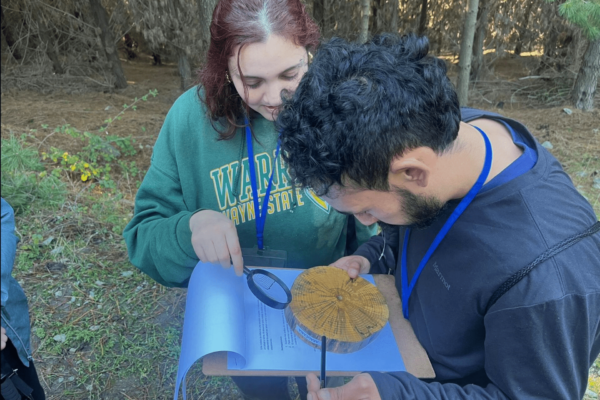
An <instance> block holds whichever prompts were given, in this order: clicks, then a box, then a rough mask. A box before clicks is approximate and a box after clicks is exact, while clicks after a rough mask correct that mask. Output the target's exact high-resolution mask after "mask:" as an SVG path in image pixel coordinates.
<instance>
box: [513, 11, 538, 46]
mask: <svg viewBox="0 0 600 400" xmlns="http://www.w3.org/2000/svg"><path fill="white" fill-rule="evenodd" d="M534 3H535V0H529V2H528V3H527V6H526V7H527V8H526V9H525V20H524V21H523V23H522V24H521V25H520V26H519V27H518V28H517V33H518V34H519V37H518V39H517V45H516V46H515V54H516V55H520V54H521V50H522V48H523V39H524V37H525V35H526V33H527V25H529V16H530V15H531V9H532V8H533V4H534Z"/></svg>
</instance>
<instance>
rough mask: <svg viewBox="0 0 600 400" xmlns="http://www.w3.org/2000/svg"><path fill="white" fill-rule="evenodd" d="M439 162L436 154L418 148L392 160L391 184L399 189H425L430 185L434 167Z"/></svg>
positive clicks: (429, 150)
mask: <svg viewBox="0 0 600 400" xmlns="http://www.w3.org/2000/svg"><path fill="white" fill-rule="evenodd" d="M436 160H437V155H436V154H435V152H434V151H433V150H432V149H430V148H428V147H418V148H416V149H414V150H410V151H407V152H405V153H404V154H403V155H401V156H396V157H394V158H393V159H392V163H391V165H390V183H391V184H392V185H394V186H397V187H405V188H407V189H408V188H410V186H417V187H419V188H424V187H426V186H427V185H428V184H429V179H430V177H431V171H432V169H433V165H434V164H435V162H436Z"/></svg>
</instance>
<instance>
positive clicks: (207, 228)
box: [124, 0, 375, 399]
mask: <svg viewBox="0 0 600 400" xmlns="http://www.w3.org/2000/svg"><path fill="white" fill-rule="evenodd" d="M210 33H211V38H210V47H209V50H208V54H207V60H206V64H205V66H204V68H203V69H202V70H201V71H200V75H199V85H198V86H197V87H196V88H193V89H191V90H189V91H187V92H186V93H184V94H183V95H182V96H181V97H179V99H177V101H176V102H175V104H174V105H173V107H172V108H171V110H170V111H169V114H168V115H167V118H166V120H165V122H164V124H163V127H162V129H161V132H160V134H159V136H158V139H157V141H156V144H155V146H154V152H153V155H152V163H151V166H150V168H149V170H148V172H147V174H146V176H145V178H144V181H143V182H142V184H141V186H140V189H139V191H138V193H137V197H136V203H135V213H134V216H133V219H132V220H131V221H130V223H129V224H128V225H127V227H126V228H125V232H124V237H125V240H126V243H127V247H128V252H129V258H130V260H131V262H132V263H133V264H134V265H135V266H136V267H138V268H139V269H141V270H142V271H143V272H145V273H146V274H148V275H150V276H151V277H152V278H153V279H155V280H156V281H158V282H159V283H161V284H163V285H166V286H187V283H188V280H189V277H190V275H191V273H192V270H193V268H194V267H195V266H196V264H197V263H198V260H200V261H203V262H210V263H216V264H221V265H222V266H223V267H224V268H229V267H230V266H233V267H234V269H235V271H236V273H237V274H238V275H241V274H242V270H243V265H244V263H245V264H247V265H250V266H285V267H289V268H310V267H313V266H318V265H328V264H330V263H331V262H333V261H335V260H337V259H339V258H340V257H342V256H344V255H345V254H346V253H347V252H348V251H353V247H355V246H356V245H357V244H360V243H362V242H364V241H366V240H367V239H368V238H369V237H370V236H371V235H373V234H374V233H375V232H374V230H375V226H371V227H365V226H363V225H361V224H360V223H359V222H358V221H355V219H354V217H348V216H346V215H343V214H340V213H338V212H337V211H335V210H333V209H332V208H331V207H330V206H329V204H327V203H326V202H324V201H323V200H321V199H320V198H319V197H318V196H317V195H316V194H314V192H312V191H311V190H300V189H298V188H296V187H295V186H294V182H293V181H292V179H291V178H290V176H289V175H288V172H287V168H286V166H285V165H284V163H283V162H282V160H281V157H280V155H279V141H278V136H279V135H278V133H277V131H276V130H275V126H274V123H273V121H274V120H275V119H276V117H277V113H278V111H279V107H280V106H281V104H282V96H286V95H287V94H289V93H292V92H293V91H294V90H295V89H296V87H297V86H298V83H299V81H300V79H301V78H302V76H303V75H304V73H305V72H306V70H307V69H308V63H309V60H310V52H312V51H314V50H316V47H317V46H318V43H319V30H318V27H317V25H316V24H315V22H314V21H313V20H312V19H311V18H310V17H309V16H308V14H307V13H306V10H305V8H304V5H303V4H302V3H301V2H300V0H244V1H239V0H237V1H236V0H221V1H220V2H219V3H218V4H217V6H216V8H215V10H214V12H213V19H212V23H211V26H210ZM234 380H235V381H236V383H237V384H238V386H240V388H241V390H242V392H244V395H245V396H246V398H257V399H287V398H289V394H288V393H287V378H244V379H242V378H234ZM302 380H304V379H302Z"/></svg>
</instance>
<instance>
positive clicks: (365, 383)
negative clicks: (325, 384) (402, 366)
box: [306, 374, 381, 400]
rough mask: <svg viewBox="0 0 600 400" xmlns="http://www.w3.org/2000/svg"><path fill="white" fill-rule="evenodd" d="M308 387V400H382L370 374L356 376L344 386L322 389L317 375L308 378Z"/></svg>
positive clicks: (310, 375)
mask: <svg viewBox="0 0 600 400" xmlns="http://www.w3.org/2000/svg"><path fill="white" fill-rule="evenodd" d="M306 383H307V385H308V397H307V400H381V397H380V396H379V391H378V390H377V386H376V385H375V381H374V380H373V378H372V377H371V375H369V374H360V375H356V376H355V377H354V378H353V379H352V380H351V381H350V382H348V383H347V384H345V385H344V386H340V387H336V388H329V389H320V382H319V378H317V376H316V375H315V374H308V375H307V376H306Z"/></svg>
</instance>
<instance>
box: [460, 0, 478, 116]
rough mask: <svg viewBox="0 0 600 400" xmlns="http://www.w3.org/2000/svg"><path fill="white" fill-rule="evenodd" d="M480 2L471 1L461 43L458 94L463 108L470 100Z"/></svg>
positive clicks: (476, 0)
mask: <svg viewBox="0 0 600 400" xmlns="http://www.w3.org/2000/svg"><path fill="white" fill-rule="evenodd" d="M478 7H479V0H469V5H468V9H467V15H466V18H465V25H464V26H463V34H462V38H461V41H460V56H459V57H460V58H459V61H458V83H457V88H456V89H457V90H456V91H457V94H458V101H459V102H460V105H461V106H466V105H467V101H468V100H469V93H468V91H469V72H470V70H471V55H472V54H473V37H474V35H475V24H476V23H477V9H478Z"/></svg>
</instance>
